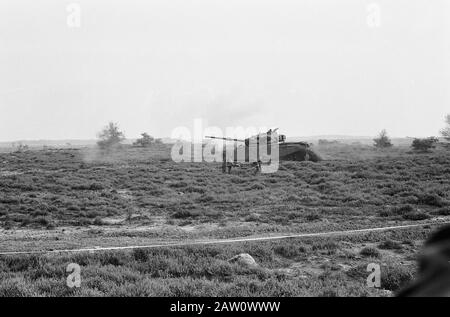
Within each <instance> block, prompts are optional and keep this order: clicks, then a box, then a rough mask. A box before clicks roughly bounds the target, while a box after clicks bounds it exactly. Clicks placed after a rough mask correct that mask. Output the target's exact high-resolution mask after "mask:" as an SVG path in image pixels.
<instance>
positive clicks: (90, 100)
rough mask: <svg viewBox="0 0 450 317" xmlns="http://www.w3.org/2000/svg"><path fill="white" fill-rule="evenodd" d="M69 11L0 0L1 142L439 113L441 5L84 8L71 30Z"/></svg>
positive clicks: (424, 130)
mask: <svg viewBox="0 0 450 317" xmlns="http://www.w3.org/2000/svg"><path fill="white" fill-rule="evenodd" d="M70 3H71V2H70V1H67V2H65V1H61V0H39V1H36V0H1V2H0V111H1V113H0V140H1V141H11V140H18V139H29V140H31V139H80V138H95V136H96V133H97V132H98V130H99V129H100V128H101V127H102V126H104V125H105V124H106V123H107V122H108V121H115V122H118V123H119V124H120V126H121V128H122V129H123V130H124V131H125V133H126V136H127V137H130V138H133V137H137V136H138V135H139V133H141V132H143V131H147V132H148V133H150V134H152V135H155V136H158V137H165V136H170V134H171V132H172V130H173V129H174V128H176V127H179V126H187V127H190V126H192V124H193V120H194V119H195V118H202V119H203V120H205V124H207V125H211V126H219V127H221V128H225V127H227V126H244V127H248V126H256V127H259V126H268V127H280V132H282V133H285V134H288V135H290V136H310V135H324V134H340V135H358V136H361V135H374V134H377V133H378V132H379V131H380V130H381V129H383V128H386V129H387V130H388V132H389V133H390V134H391V135H392V136H430V135H437V134H438V131H439V129H440V128H441V127H442V126H443V119H444V115H445V114H446V113H450V90H449V87H450V86H449V84H450V61H449V58H450V22H448V21H450V1H447V0H432V1H430V0H386V1H364V0H339V1H336V0H307V1H306V0H297V1H286V0H281V1H280V0H254V1H250V0H162V1H148V0H147V1H130V0H115V1H111V0H109V1H106V0H104V1H99V0H83V1H78V2H75V3H76V4H78V5H79V7H80V8H81V19H80V21H81V25H80V27H77V20H76V10H75V11H73V10H74V9H73V6H71V7H69V8H68V7H67V6H68V5H69V4H70ZM373 3H374V4H375V6H373V5H370V4H373ZM75 7H76V6H75ZM67 9H69V11H67ZM378 9H379V10H378ZM378 11H379V14H378ZM74 14H75V15H74ZM74 16H75V18H74Z"/></svg>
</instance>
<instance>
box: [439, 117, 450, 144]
mask: <svg viewBox="0 0 450 317" xmlns="http://www.w3.org/2000/svg"><path fill="white" fill-rule="evenodd" d="M445 123H446V125H447V126H446V127H445V128H444V129H442V130H441V134H442V136H443V137H444V138H445V139H446V140H447V141H450V114H448V115H447V117H445Z"/></svg>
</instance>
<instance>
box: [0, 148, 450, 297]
mask: <svg viewBox="0 0 450 317" xmlns="http://www.w3.org/2000/svg"><path fill="white" fill-rule="evenodd" d="M317 150H318V151H319V152H320V153H321V154H322V155H323V156H324V157H325V158H326V160H325V161H323V162H320V163H311V162H282V164H281V167H280V170H279V171H278V172H277V173H274V174H258V175H254V172H253V170H252V169H250V168H246V167H243V168H241V169H235V170H233V173H232V174H231V175H224V174H222V173H220V166H219V165H218V164H201V163H181V164H176V163H174V162H172V161H171V160H170V158H169V155H168V153H169V151H170V149H169V148H167V147H165V146H163V145H161V146H158V147H156V146H155V147H153V148H150V149H135V148H124V149H122V150H121V151H119V152H115V153H100V152H98V151H95V150H93V149H72V150H69V149H66V150H48V149H47V150H39V151H26V152H20V153H19V152H16V153H2V154H0V226H1V229H0V252H8V251H39V252H42V253H39V254H30V255H0V296H85V295H87V296H104V295H113V296H158V295H159V296H201V295H203V296H388V295H391V294H392V291H396V290H398V289H399V288H400V287H401V286H403V285H405V284H407V283H408V282H409V281H410V280H411V279H413V277H414V275H415V271H416V260H417V256H418V253H419V250H420V247H421V245H422V243H423V241H424V239H426V238H427V237H428V236H429V234H430V233H431V232H432V231H434V230H436V229H437V228H438V227H439V226H440V225H442V224H443V223H445V222H447V221H450V217H449V215H450V203H449V200H450V196H449V193H450V156H449V155H448V154H449V152H448V150H445V149H444V148H439V149H437V150H436V151H435V152H434V153H428V154H416V153H411V152H409V151H408V149H406V148H397V149H395V150H392V151H389V152H383V151H375V150H373V149H371V148H370V147H366V146H350V145H348V146H346V145H338V146H331V147H325V148H319V149H317ZM408 224H423V226H419V227H413V228H406V229H399V230H389V231H385V232H368V233H356V234H351V235H337V236H331V237H326V236H321V237H307V238H292V239H282V240H273V241H254V242H239V243H230V244H220V245H219V244H218V245H215V244H214V245H206V246H205V245H188V246H182V247H160V248H152V249H143V248H136V249H132V250H121V251H96V252H81V253H67V252H63V253H49V252H45V251H51V250H59V249H74V248H95V247H110V246H130V245H135V246H143V245H153V244H159V243H169V242H189V241H209V240H211V239H230V238H231V239H232V238H238V237H267V236H278V235H284V234H298V233H314V232H330V231H341V230H353V229H364V228H376V227H387V226H398V225H408ZM240 253H248V254H250V255H251V256H252V257H253V258H254V259H255V261H256V263H257V264H256V265H251V266H248V265H242V264H240V263H236V262H232V261H229V260H230V259H231V258H233V257H234V256H236V255H237V254H240ZM69 263H77V264H79V265H80V266H81V277H82V283H81V287H80V288H76V287H75V288H69V287H68V286H67V285H66V278H67V275H68V273H66V267H67V265H68V264H69ZM369 263H376V264H379V265H380V266H381V288H369V287H367V285H366V279H367V276H368V275H369V274H370V272H367V265H368V264H369Z"/></svg>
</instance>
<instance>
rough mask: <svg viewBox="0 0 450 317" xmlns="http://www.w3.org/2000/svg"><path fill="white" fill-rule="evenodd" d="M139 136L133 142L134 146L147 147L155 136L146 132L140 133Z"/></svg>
mask: <svg viewBox="0 0 450 317" xmlns="http://www.w3.org/2000/svg"><path fill="white" fill-rule="evenodd" d="M141 136H142V137H141V138H140V139H137V140H136V142H134V143H133V145H134V146H140V147H149V146H150V145H151V144H152V143H153V142H154V141H155V138H154V137H152V136H151V135H149V134H147V133H145V132H144V133H142V134H141Z"/></svg>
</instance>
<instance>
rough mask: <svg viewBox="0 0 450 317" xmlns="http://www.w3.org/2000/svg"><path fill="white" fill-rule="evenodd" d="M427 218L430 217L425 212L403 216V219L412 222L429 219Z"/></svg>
mask: <svg viewBox="0 0 450 317" xmlns="http://www.w3.org/2000/svg"><path fill="white" fill-rule="evenodd" d="M429 218H430V215H428V214H427V213H425V212H421V211H416V212H413V213H409V214H405V215H403V219H406V220H414V221H417V220H425V219H429Z"/></svg>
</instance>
